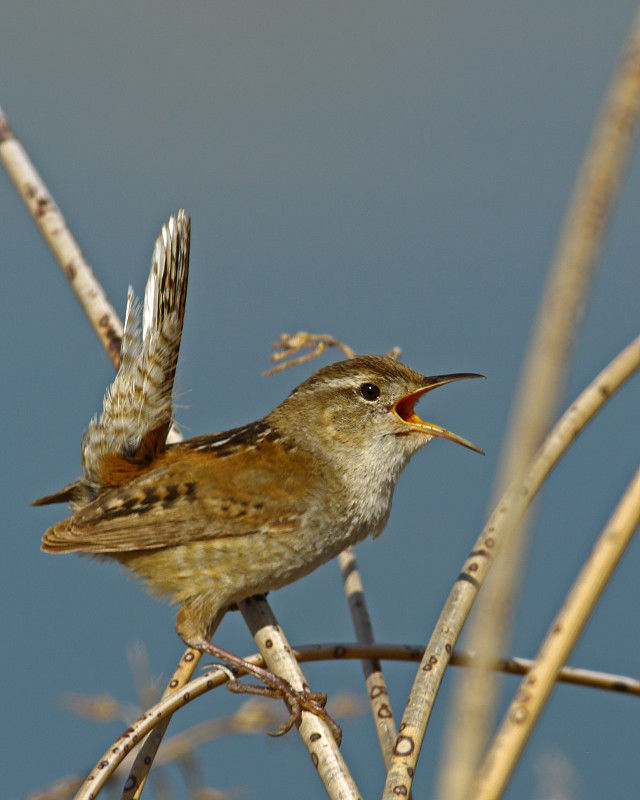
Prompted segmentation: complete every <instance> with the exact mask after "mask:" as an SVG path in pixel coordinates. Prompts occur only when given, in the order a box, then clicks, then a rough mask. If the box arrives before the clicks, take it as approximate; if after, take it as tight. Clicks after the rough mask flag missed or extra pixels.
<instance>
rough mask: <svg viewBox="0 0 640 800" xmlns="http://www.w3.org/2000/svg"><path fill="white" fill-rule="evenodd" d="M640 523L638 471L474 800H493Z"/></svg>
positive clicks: (511, 714)
mask: <svg viewBox="0 0 640 800" xmlns="http://www.w3.org/2000/svg"><path fill="white" fill-rule="evenodd" d="M639 523H640V468H639V469H638V470H637V472H636V474H635V475H634V477H633V479H632V480H631V483H630V484H629V486H628V487H627V490H626V491H625V493H624V495H623V496H622V499H621V500H620V502H619V503H618V506H617V507H616V509H615V511H614V512H613V514H612V515H611V518H610V519H609V521H608V522H607V524H606V525H605V527H604V530H603V531H602V533H601V534H600V537H599V538H598V541H597V542H596V544H595V546H594V548H593V550H592V551H591V554H590V555H589V557H588V558H587V560H586V562H585V564H584V566H583V567H582V570H581V571H580V574H579V575H578V577H577V579H576V581H575V583H574V585H573V587H572V588H571V591H570V592H569V594H568V595H567V598H566V600H565V601H564V603H563V605H562V607H561V608H560V611H559V612H558V614H557V616H556V618H555V620H554V621H553V623H552V625H551V627H550V629H549V632H548V633H547V635H546V637H545V639H544V641H543V643H542V645H541V647H540V650H539V651H538V655H537V656H536V659H535V663H534V665H533V667H532V668H531V670H530V671H529V672H528V674H527V676H526V678H524V680H523V681H522V682H521V684H520V686H519V688H518V691H517V692H516V694H515V697H514V700H513V701H512V702H511V704H510V706H509V708H508V709H507V712H506V714H505V717H504V720H503V722H502V724H501V726H500V728H499V730H498V733H497V734H496V737H495V739H494V741H493V744H492V746H491V748H490V749H489V752H488V753H487V756H486V758H485V760H484V762H483V765H482V767H481V769H480V772H479V776H478V779H477V782H476V785H475V787H474V791H473V797H474V798H475V800H497V798H499V797H500V796H501V794H502V792H503V790H504V788H505V786H506V784H507V781H508V780H509V777H510V776H511V773H512V771H513V769H514V767H515V765H516V762H517V760H518V758H519V757H520V754H521V752H522V750H523V749H524V746H525V744H526V742H527V739H528V738H529V736H530V734H531V732H532V730H533V728H534V726H535V724H536V721H537V719H538V717H539V716H540V712H541V711H542V709H543V708H544V705H545V703H546V702H547V700H548V698H549V696H550V694H551V690H552V689H553V686H554V684H555V682H556V680H557V676H558V673H559V672H560V670H561V667H562V665H563V664H564V663H565V661H566V660H567V658H568V657H569V654H570V653H571V650H572V649H573V646H574V645H575V643H576V641H577V639H578V636H579V635H580V633H581V632H582V630H583V628H584V626H585V624H586V622H587V620H588V618H589V616H590V614H591V612H592V611H593V609H594V607H595V605H596V603H597V602H598V600H599V599H600V596H601V594H602V592H603V590H604V588H605V586H606V585H607V583H608V581H609V579H610V578H611V575H612V573H613V570H614V569H615V567H616V565H617V564H618V562H619V561H620V559H621V558H622V555H623V553H624V551H625V549H626V547H627V546H628V544H629V543H630V541H631V538H632V536H633V534H634V532H635V530H636V528H637V527H638V524H639Z"/></svg>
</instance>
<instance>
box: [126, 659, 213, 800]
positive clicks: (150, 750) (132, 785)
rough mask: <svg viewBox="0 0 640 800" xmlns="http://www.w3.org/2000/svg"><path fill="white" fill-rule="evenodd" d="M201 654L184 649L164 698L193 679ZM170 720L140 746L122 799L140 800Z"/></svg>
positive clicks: (152, 732)
mask: <svg viewBox="0 0 640 800" xmlns="http://www.w3.org/2000/svg"><path fill="white" fill-rule="evenodd" d="M201 656H202V653H200V652H199V651H198V650H194V649H193V648H191V647H188V648H187V649H186V650H185V651H184V653H183V655H182V658H181V659H180V661H179V663H178V666H177V667H176V669H175V671H174V673H173V675H172V676H171V680H170V681H169V683H168V684H167V687H166V689H165V690H164V692H163V694H162V699H164V698H166V697H167V696H168V695H170V694H171V693H172V692H175V691H177V690H178V689H181V688H182V687H183V686H185V684H187V683H188V682H189V681H190V680H191V676H192V675H193V673H194V670H195V668H196V667H197V666H198V662H199V661H200V658H201ZM170 722H171V716H168V717H165V719H163V720H162V721H161V722H159V723H158V724H157V725H156V726H155V728H154V729H153V730H152V731H151V733H149V735H148V736H147V738H146V739H145V740H144V742H143V743H142V746H141V747H140V750H139V752H138V754H137V756H136V760H135V761H134V762H133V765H132V767H131V769H130V771H129V775H128V776H127V780H126V781H125V783H124V787H123V790H122V800H138V798H139V797H140V795H141V794H142V790H143V789H144V785H145V783H146V780H147V776H148V775H149V771H150V770H151V767H152V766H153V762H154V760H155V757H156V754H157V752H158V749H159V747H160V745H161V743H162V739H163V738H164V735H165V734H166V732H167V728H168V727H169V723H170Z"/></svg>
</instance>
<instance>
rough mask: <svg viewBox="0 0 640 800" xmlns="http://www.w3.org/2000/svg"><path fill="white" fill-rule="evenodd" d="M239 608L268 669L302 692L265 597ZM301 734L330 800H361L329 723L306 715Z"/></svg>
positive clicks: (292, 659)
mask: <svg viewBox="0 0 640 800" xmlns="http://www.w3.org/2000/svg"><path fill="white" fill-rule="evenodd" d="M238 605H239V607H240V611H241V612H242V615H243V616H244V619H245V622H246V623H247V625H248V626H249V629H250V630H251V634H252V636H253V637H254V639H255V641H256V644H257V645H258V648H259V649H260V652H261V653H262V655H263V657H264V660H265V663H266V665H267V667H268V668H269V669H270V670H271V672H274V673H275V674H276V675H280V677H282V678H284V679H285V680H287V681H289V683H290V684H291V685H292V686H293V688H294V689H296V690H301V689H303V688H304V687H305V686H306V685H307V682H306V680H305V677H304V675H303V673H302V670H301V669H300V666H299V665H298V662H297V661H296V659H295V656H294V655H293V653H292V651H291V647H290V646H289V643H288V642H287V640H286V637H285V636H284V634H283V633H282V630H281V629H280V626H279V625H278V622H277V620H276V618H275V616H274V615H273V612H272V611H271V609H270V607H269V604H268V603H267V601H266V599H265V598H264V597H263V596H258V597H251V598H249V599H248V600H243V601H241V602H240V603H239V604H238ZM298 730H299V733H300V737H301V739H302V741H303V743H304V746H305V747H306V748H307V751H308V753H309V755H310V756H311V761H312V763H313V765H314V766H315V768H316V770H317V771H318V776H319V777H320V780H321V781H322V783H323V784H324V787H325V790H326V792H327V794H328V796H329V797H330V798H331V800H357V799H358V798H361V797H362V795H361V794H360V792H359V791H358V788H357V786H356V784H355V781H354V780H353V778H352V777H351V773H350V772H349V768H348V767H347V765H346V763H345V761H344V759H343V757H342V754H341V753H340V748H339V747H338V744H337V743H336V741H335V739H334V738H333V733H332V731H331V729H330V728H329V726H328V725H327V724H326V722H324V720H322V719H320V718H319V717H317V716H316V715H315V714H312V713H310V712H308V711H303V712H302V719H301V721H300V722H299V723H298Z"/></svg>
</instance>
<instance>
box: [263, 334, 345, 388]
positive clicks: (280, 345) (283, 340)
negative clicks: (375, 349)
mask: <svg viewBox="0 0 640 800" xmlns="http://www.w3.org/2000/svg"><path fill="white" fill-rule="evenodd" d="M329 347H337V348H338V349H339V350H342V352H343V353H344V355H345V356H346V358H353V357H354V356H355V350H353V349H352V348H351V347H349V345H347V344H344V343H343V342H339V341H338V340H337V339H335V338H334V337H333V336H329V334H326V333H307V332H306V331H298V332H297V333H282V334H280V338H279V339H278V341H277V342H274V343H273V349H274V350H276V351H277V352H275V353H273V354H272V355H271V356H270V357H269V359H270V361H278V362H281V363H279V364H278V366H277V367H271V369H268V370H266V371H265V372H263V373H262V377H263V378H266V377H267V376H269V375H273V374H275V373H276V372H282V370H284V369H288V368H289V367H295V366H297V365H298V364H304V362H305V361H311V360H312V359H313V358H317V357H318V356H319V355H322V353H324V351H325V350H327V349H328V348H329ZM301 350H311V352H310V353H305V354H303V355H301V356H298V357H297V358H294V357H293V356H294V355H295V354H296V353H299V352H300V351H301ZM287 358H288V359H289V361H285V359H287Z"/></svg>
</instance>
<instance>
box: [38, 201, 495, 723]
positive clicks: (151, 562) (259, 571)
mask: <svg viewBox="0 0 640 800" xmlns="http://www.w3.org/2000/svg"><path fill="white" fill-rule="evenodd" d="M189 232H190V220H189V218H188V217H187V216H186V214H185V213H184V211H183V210H182V209H181V210H180V212H178V214H177V215H176V216H174V217H171V219H170V220H169V223H168V224H167V225H165V226H164V227H163V231H162V234H161V236H160V237H159V238H158V242H156V247H155V248H154V255H153V258H152V269H151V274H150V278H149V281H148V284H147V289H146V291H145V300H144V308H143V314H142V316H143V320H142V333H140V331H139V316H140V314H139V308H138V306H137V304H136V301H135V298H134V296H133V293H132V290H131V289H130V290H129V298H128V304H127V314H126V318H125V326H124V334H123V343H122V358H121V365H120V369H119V371H118V375H117V376H116V378H115V380H114V382H113V384H112V386H111V387H110V389H109V390H108V391H107V394H106V396H105V401H104V407H103V411H102V415H101V417H100V419H99V420H97V419H96V418H94V419H93V420H92V422H91V424H90V426H89V429H88V431H87V432H86V433H85V434H84V436H83V444H82V468H83V474H82V476H81V477H80V478H79V479H78V480H77V481H75V482H74V483H73V484H71V485H70V486H67V487H65V488H64V489H62V490H61V491H60V492H58V493H56V494H54V495H49V496H47V497H43V498H41V499H40V500H37V501H35V504H36V505H44V504H48V503H53V502H64V501H67V502H70V504H71V507H72V509H73V511H74V513H73V515H72V516H71V517H69V518H68V519H65V520H62V521H61V522H58V523H57V524H55V525H53V526H52V527H50V528H49V529H48V530H47V531H46V533H45V534H44V537H43V540H42V549H43V550H44V551H46V552H48V553H68V552H77V553H80V554H86V555H90V556H94V557H97V558H101V559H112V560H115V561H118V562H120V563H121V564H123V565H124V566H125V567H126V568H127V569H128V570H130V571H131V572H133V573H134V574H135V575H136V576H137V577H138V578H140V579H141V580H142V582H143V583H144V584H145V586H146V588H147V589H148V590H149V591H150V592H151V593H152V594H153V595H156V596H158V597H160V598H164V599H168V600H169V601H171V602H172V603H174V604H176V605H177V606H178V607H179V609H178V614H177V620H176V630H177V633H178V635H179V636H180V638H181V639H182V640H183V641H184V643H185V644H187V645H188V646H190V647H193V648H196V649H197V650H200V651H201V652H204V653H208V654H210V655H212V656H214V657H215V658H218V659H220V660H222V661H224V662H225V663H226V664H228V665H229V666H230V667H231V668H232V669H235V670H236V671H238V670H240V671H242V672H250V673H251V674H252V675H254V676H255V677H257V678H259V679H260V681H261V682H262V683H263V684H264V685H265V686H266V687H267V688H266V690H265V691H267V692H270V693H272V694H273V696H278V697H284V698H285V699H286V700H287V701H288V703H289V705H290V707H291V708H295V712H296V714H298V715H299V713H300V708H306V709H308V710H311V711H313V712H314V713H318V714H320V715H324V713H325V712H324V711H323V702H322V701H318V698H319V697H320V695H317V694H312V693H311V692H310V691H308V690H303V692H296V691H295V690H293V689H292V688H291V687H290V686H289V685H288V684H287V682H286V681H284V680H283V679H282V678H279V677H278V676H274V675H273V673H270V672H269V671H268V670H266V669H264V668H261V667H255V666H254V665H250V664H248V663H247V662H244V661H243V660H242V659H239V657H237V656H234V655H233V654H230V653H228V652H227V651H226V650H223V649H222V648H220V647H218V646H217V645H216V644H214V643H213V642H211V641H209V637H210V632H211V631H212V630H214V629H215V627H216V625H217V622H218V621H219V619H220V618H221V616H222V615H223V614H224V613H225V611H226V610H227V609H229V608H232V607H234V604H237V603H238V602H239V601H241V600H244V599H246V598H248V597H251V596H253V595H257V594H262V593H266V592H269V591H272V590H275V589H278V588H280V587H282V586H285V585H287V584H289V583H291V582H293V581H296V580H298V579H300V578H302V577H303V576H305V575H307V574H308V573H310V572H311V571H313V570H314V569H316V568H317V567H319V566H320V565H321V564H324V563H325V562H327V561H329V560H330V559H332V558H333V557H335V556H337V555H338V554H339V553H340V552H341V551H342V550H344V549H345V548H346V547H348V546H349V545H354V544H356V543H357V542H360V541H362V540H363V539H364V538H365V537H366V536H369V535H371V536H373V537H376V536H378V535H379V534H380V533H381V532H382V530H383V529H384V527H385V525H386V523H387V520H388V518H389V514H390V511H391V503H392V497H393V492H394V488H395V486H396V482H397V480H398V478H399V476H400V473H401V472H402V470H403V469H404V467H405V466H406V465H407V463H408V462H409V460H410V458H411V457H412V455H414V454H415V453H416V452H417V451H418V450H420V449H421V448H422V447H424V446H425V445H426V444H427V443H428V442H430V441H431V440H432V439H433V438H435V437H440V438H443V439H448V440H450V441H452V442H455V443H457V444H460V445H462V446H464V447H467V448H469V449H471V450H475V451H477V452H480V453H482V450H480V449H479V448H477V447H476V446H475V445H473V444H472V443H471V442H469V441H468V440H466V439H464V438H463V437H461V436H459V435H457V434H455V433H453V432H451V431H448V430H446V429H445V428H442V427H440V426H438V425H435V424H433V423H428V422H425V421H423V420H422V419H421V418H420V417H419V416H418V414H417V413H416V411H415V405H416V403H417V401H418V400H419V399H420V398H422V397H423V396H424V395H426V394H427V393H428V392H430V391H431V390H433V389H435V388H437V387H440V386H444V385H445V384H448V383H452V382H454V381H460V380H464V379H471V378H480V377H483V376H481V375H478V374H476V373H453V374H447V375H436V376H425V375H422V374H420V373H418V372H416V371H414V370H412V369H410V368H409V367H407V366H405V365H404V364H402V363H401V362H399V361H397V360H395V359H393V358H390V357H387V356H380V355H367V356H355V357H353V358H348V359H345V360H342V361H338V362H336V363H333V364H330V365H328V366H325V367H322V368H321V369H319V370H318V371H316V372H315V373H314V374H313V375H311V377H309V378H308V379H307V380H305V381H303V382H302V383H301V384H300V385H299V386H297V388H295V389H293V391H292V392H291V393H290V394H289V395H288V397H286V398H285V399H284V400H283V401H282V402H281V403H280V405H278V406H277V407H276V408H275V409H273V410H272V411H271V412H269V413H268V414H266V416H264V417H263V418H261V419H259V420H257V421H255V422H251V423H249V424H246V425H243V426H241V427H237V428H234V429H232V430H227V431H223V432H219V433H213V434H210V435H204V436H196V437H194V438H191V439H187V440H183V441H174V442H167V434H168V432H169V430H170V427H171V424H172V421H173V407H172V400H171V397H172V391H173V381H174V376H175V371H176V364H177V355H178V348H179V345H180V332H181V330H182V322H183V318H184V309H185V301H186V283H187V276H188V261H189ZM285 684H286V685H285ZM257 688H260V689H262V688H263V687H257ZM293 716H294V715H293V714H292V717H293ZM292 724H293V719H290V720H289V722H288V723H287V724H286V725H283V726H281V729H280V731H279V732H283V730H285V729H287V730H288V729H289V728H290V727H291V725H292Z"/></svg>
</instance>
